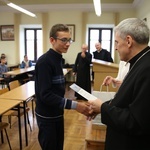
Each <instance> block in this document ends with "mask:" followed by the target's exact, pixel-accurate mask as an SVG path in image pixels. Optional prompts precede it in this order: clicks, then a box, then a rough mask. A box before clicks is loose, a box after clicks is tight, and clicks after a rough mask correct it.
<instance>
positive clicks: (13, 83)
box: [9, 80, 20, 90]
mask: <svg viewBox="0 0 150 150" xmlns="http://www.w3.org/2000/svg"><path fill="white" fill-rule="evenodd" d="M19 86H20V83H19V81H18V80H14V81H11V82H9V88H10V90H12V89H14V88H16V87H19Z"/></svg>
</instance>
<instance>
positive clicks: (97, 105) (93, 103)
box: [88, 99, 103, 114]
mask: <svg viewBox="0 0 150 150" xmlns="http://www.w3.org/2000/svg"><path fill="white" fill-rule="evenodd" d="M88 102H89V104H90V108H91V110H90V111H89V114H93V113H95V114H98V113H101V105H102V103H103V102H102V100H100V99H96V100H89V101H88Z"/></svg>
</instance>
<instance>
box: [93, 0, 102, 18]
mask: <svg viewBox="0 0 150 150" xmlns="http://www.w3.org/2000/svg"><path fill="white" fill-rule="evenodd" d="M93 3H94V8H95V13H96V15H97V16H100V15H101V0H93Z"/></svg>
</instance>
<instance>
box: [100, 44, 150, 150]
mask: <svg viewBox="0 0 150 150" xmlns="http://www.w3.org/2000/svg"><path fill="white" fill-rule="evenodd" d="M148 50H149V47H147V48H146V49H145V50H143V51H142V52H140V53H139V54H138V55H136V56H135V57H134V58H132V59H131V60H130V61H129V63H130V67H131V68H130V70H129V73H128V74H127V76H126V77H125V79H124V81H123V83H122V85H121V86H120V88H119V90H118V92H117V94H116V96H115V97H114V99H113V100H112V101H111V103H110V104H108V102H106V103H103V104H102V107H101V118H102V122H103V123H104V124H106V125H107V133H106V143H105V146H106V149H105V150H146V149H150V144H149V137H150V90H149V86H150V52H149V51H148ZM146 51H148V52H147V53H145V52H146ZM143 54H144V55H143ZM142 55H143V56H142ZM136 61H137V62H136Z"/></svg>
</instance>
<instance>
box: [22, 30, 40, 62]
mask: <svg viewBox="0 0 150 150" xmlns="http://www.w3.org/2000/svg"><path fill="white" fill-rule="evenodd" d="M24 31H25V54H27V55H28V58H29V60H32V61H33V62H34V63H35V62H36V61H37V59H38V58H39V57H40V56H41V55H42V29H41V28H25V30H24Z"/></svg>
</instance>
